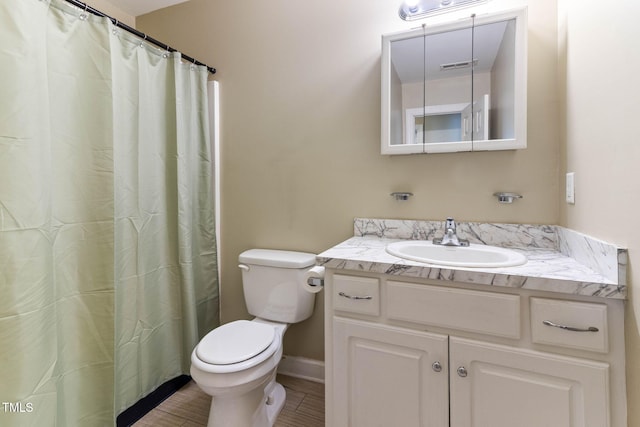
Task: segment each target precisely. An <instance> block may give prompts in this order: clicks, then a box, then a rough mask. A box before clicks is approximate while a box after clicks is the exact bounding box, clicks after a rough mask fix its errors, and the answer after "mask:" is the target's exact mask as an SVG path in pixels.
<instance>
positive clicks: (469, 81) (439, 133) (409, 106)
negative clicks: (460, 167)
mask: <svg viewBox="0 0 640 427" xmlns="http://www.w3.org/2000/svg"><path fill="white" fill-rule="evenodd" d="M526 38H527V19H526V9H518V10H513V11H508V12H501V13H494V14H486V15H478V16H469V17H468V18H465V19H461V20H456V21H455V22H448V23H442V24H438V25H433V26H429V25H423V26H422V27H421V28H417V29H413V30H409V31H404V32H401V33H395V34H389V35H384V36H382V138H381V139H382V141H381V142H382V150H381V151H382V154H414V153H448V152H460V151H487V150H513V149H520V148H526V146H527V140H526V137H527V100H526V97H527V76H526V74H527V40H526Z"/></svg>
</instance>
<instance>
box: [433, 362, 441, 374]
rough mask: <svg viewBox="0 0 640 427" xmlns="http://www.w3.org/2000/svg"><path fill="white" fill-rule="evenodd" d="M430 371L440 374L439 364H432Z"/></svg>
mask: <svg viewBox="0 0 640 427" xmlns="http://www.w3.org/2000/svg"><path fill="white" fill-rule="evenodd" d="M431 369H433V370H434V371H435V372H440V371H442V365H441V364H440V362H437V361H436V362H433V364H432V365H431Z"/></svg>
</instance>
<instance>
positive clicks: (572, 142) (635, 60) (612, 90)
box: [558, 0, 640, 426]
mask: <svg viewBox="0 0 640 427" xmlns="http://www.w3.org/2000/svg"><path fill="white" fill-rule="evenodd" d="M611 6H612V5H609V7H603V5H602V3H601V2H600V1H596V0H560V14H559V15H560V19H559V24H560V25H559V28H560V32H559V36H560V37H559V49H558V51H559V58H560V65H561V66H560V73H559V76H560V87H561V90H562V93H563V94H564V97H563V98H564V99H563V102H564V104H565V106H564V107H563V109H562V111H563V112H564V115H563V116H564V119H565V120H563V122H562V138H561V139H562V141H564V142H565V143H564V144H563V150H562V164H561V173H562V174H561V179H560V182H561V183H562V184H564V173H565V172H575V181H576V203H575V205H567V204H566V203H565V202H564V199H563V194H561V195H560V196H561V201H560V206H561V222H562V224H564V225H566V226H567V227H570V228H573V229H575V230H578V231H581V232H584V233H587V234H590V235H592V236H596V237H599V238H601V239H603V240H607V241H610V242H615V243H617V244H619V245H622V246H625V247H627V248H628V249H629V270H628V273H629V279H628V282H627V283H628V286H629V288H630V289H629V295H630V300H629V301H628V302H627V307H626V337H627V339H626V347H627V348H626V351H627V392H628V399H627V400H628V406H629V408H628V409H629V426H638V425H640V408H639V407H638V403H639V402H640V336H639V332H638V331H639V329H640V298H638V295H640V276H638V274H639V273H638V271H640V269H639V268H638V267H637V266H638V265H640V253H639V252H638V247H640V227H638V226H637V222H638V219H640V215H638V213H639V212H640V137H639V136H638V135H639V132H638V123H639V121H638V118H639V117H640V102H639V101H638V96H639V95H640V83H638V70H640V50H639V49H638V39H639V37H640V30H639V29H638V25H637V22H636V21H637V19H636V18H637V17H638V16H640V2H638V1H637V0H622V1H619V2H617V3H616V4H615V7H611Z"/></svg>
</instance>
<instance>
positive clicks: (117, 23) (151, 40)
mask: <svg viewBox="0 0 640 427" xmlns="http://www.w3.org/2000/svg"><path fill="white" fill-rule="evenodd" d="M65 1H66V2H67V3H71V4H72V5H74V6H76V7H79V8H80V9H82V10H84V11H86V12H90V13H92V14H94V15H97V16H101V17H104V18H108V19H110V20H111V22H113V25H115V26H116V27H118V28H122V29H123V30H125V31H128V32H130V33H131V34H134V35H136V36H138V37H140V38H141V39H144V41H146V42H149V43H151V44H154V45H156V46H158V47H161V48H162V49H164V50H166V51H168V52H178V50H177V49H174V48H172V47H171V46H169V45H166V44H164V43H162V42H160V41H158V40H156V39H154V38H152V37H149V36H147V35H146V34H145V33H143V32H140V31H138V30H136V29H135V28H132V27H130V26H128V25H127V24H123V23H122V22H120V21H118V20H117V19H116V18H113V17H111V16H109V15H107V14H105V13H102V12H100V11H99V10H97V9H94V8H92V7H91V6H89V5H88V4H86V3H82V2H81V1H78V0H65ZM181 55H182V59H184V60H185V61H188V62H193V63H194V64H195V65H204V66H205V67H207V70H208V71H209V72H210V73H211V74H215V73H216V69H215V68H213V67H209V66H208V65H207V64H205V63H203V62H200V61H198V60H197V59H194V58H192V57H190V56H187V55H185V54H183V53H181Z"/></svg>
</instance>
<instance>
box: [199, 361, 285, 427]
mask: <svg viewBox="0 0 640 427" xmlns="http://www.w3.org/2000/svg"><path fill="white" fill-rule="evenodd" d="M285 400H286V392H285V390H284V387H283V386H282V384H278V383H277V382H276V381H275V372H274V373H273V376H272V377H271V379H270V381H269V382H268V383H267V385H266V386H265V387H259V388H258V389H255V390H252V391H251V392H249V393H246V394H244V395H242V396H234V397H231V398H227V397H214V398H213V399H212V400H211V409H210V410H209V420H208V422H207V427H220V426H246V427H272V426H273V425H274V424H275V422H276V419H277V418H278V415H279V414H280V412H281V411H282V408H283V407H284V403H285Z"/></svg>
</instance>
